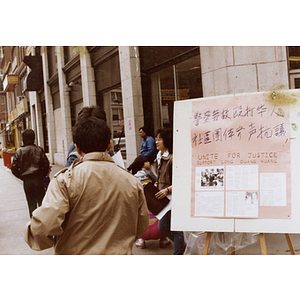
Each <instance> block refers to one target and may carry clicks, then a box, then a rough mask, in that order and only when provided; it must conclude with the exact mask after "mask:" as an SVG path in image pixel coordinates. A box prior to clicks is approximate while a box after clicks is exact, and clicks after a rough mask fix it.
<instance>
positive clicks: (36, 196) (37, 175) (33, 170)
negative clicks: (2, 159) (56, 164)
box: [11, 129, 49, 218]
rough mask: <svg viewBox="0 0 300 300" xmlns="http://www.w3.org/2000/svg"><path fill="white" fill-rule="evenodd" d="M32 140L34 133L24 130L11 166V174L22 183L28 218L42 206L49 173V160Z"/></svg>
mask: <svg viewBox="0 0 300 300" xmlns="http://www.w3.org/2000/svg"><path fill="white" fill-rule="evenodd" d="M34 140H35V133H34V131H33V130H32V129H25V130H24V131H23V133H22V141H23V145H22V146H21V147H20V148H19V149H18V150H17V151H16V153H15V156H14V159H13V162H12V166H11V172H12V173H13V174H14V175H15V176H16V177H17V178H19V179H21V180H22V181H23V187H24V191H25V195H26V200H27V203H28V209H29V216H30V218H31V217H32V212H33V211H34V210H35V209H36V208H37V207H38V206H41V204H42V200H43V198H44V195H45V186H44V178H45V176H47V174H48V172H49V160H48V158H47V156H46V155H45V152H44V149H43V148H42V147H39V146H36V145H35V144H34Z"/></svg>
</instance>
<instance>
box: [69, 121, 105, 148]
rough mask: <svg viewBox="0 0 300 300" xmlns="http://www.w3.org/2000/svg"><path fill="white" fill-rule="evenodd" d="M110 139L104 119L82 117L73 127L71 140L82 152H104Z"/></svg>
mask: <svg viewBox="0 0 300 300" xmlns="http://www.w3.org/2000/svg"><path fill="white" fill-rule="evenodd" d="M110 139H111V131H110V129H109V127H108V126H107V124H106V123H105V121H104V120H101V119H99V118H96V117H89V118H87V119H85V118H83V119H81V120H79V121H78V122H77V123H76V125H75V126H74V127H73V142H74V144H76V145H77V147H78V148H79V149H80V150H81V151H82V152H84V153H89V152H104V151H105V150H106V149H107V147H108V145H109V143H110Z"/></svg>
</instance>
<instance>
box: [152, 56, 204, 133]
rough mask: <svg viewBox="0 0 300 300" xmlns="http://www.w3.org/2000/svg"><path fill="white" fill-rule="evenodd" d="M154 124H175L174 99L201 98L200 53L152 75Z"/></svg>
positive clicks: (167, 125)
mask: <svg viewBox="0 0 300 300" xmlns="http://www.w3.org/2000/svg"><path fill="white" fill-rule="evenodd" d="M151 83H152V102H153V108H154V111H158V112H159V113H156V114H155V115H154V125H155V127H156V129H157V128H158V127H161V126H164V127H172V126H173V112H174V101H181V100H187V99H194V98H200V97H202V96H203V93H202V82H201V69H200V55H196V56H194V57H192V58H190V59H187V60H184V61H182V62H179V63H177V64H174V65H172V66H170V67H167V68H165V69H162V70H160V71H158V72H156V73H153V74H152V75H151Z"/></svg>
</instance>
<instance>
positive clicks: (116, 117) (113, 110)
mask: <svg viewBox="0 0 300 300" xmlns="http://www.w3.org/2000/svg"><path fill="white" fill-rule="evenodd" d="M103 107H104V110H105V112H106V118H107V124H108V126H109V127H110V129H111V132H112V140H113V150H114V152H118V151H119V150H120V151H121V154H122V156H123V159H126V142H125V131H124V114H123V103H122V91H121V87H120V88H117V89H113V90H111V91H109V92H106V93H103Z"/></svg>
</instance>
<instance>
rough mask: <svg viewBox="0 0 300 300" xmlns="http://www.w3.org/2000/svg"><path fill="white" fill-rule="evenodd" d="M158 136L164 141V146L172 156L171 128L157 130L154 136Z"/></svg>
mask: <svg viewBox="0 0 300 300" xmlns="http://www.w3.org/2000/svg"><path fill="white" fill-rule="evenodd" d="M157 135H160V137H161V138H162V139H163V141H164V145H165V147H166V148H168V150H169V153H170V154H172V153H173V130H172V128H168V127H165V128H162V129H158V130H157V133H156V136H157Z"/></svg>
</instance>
